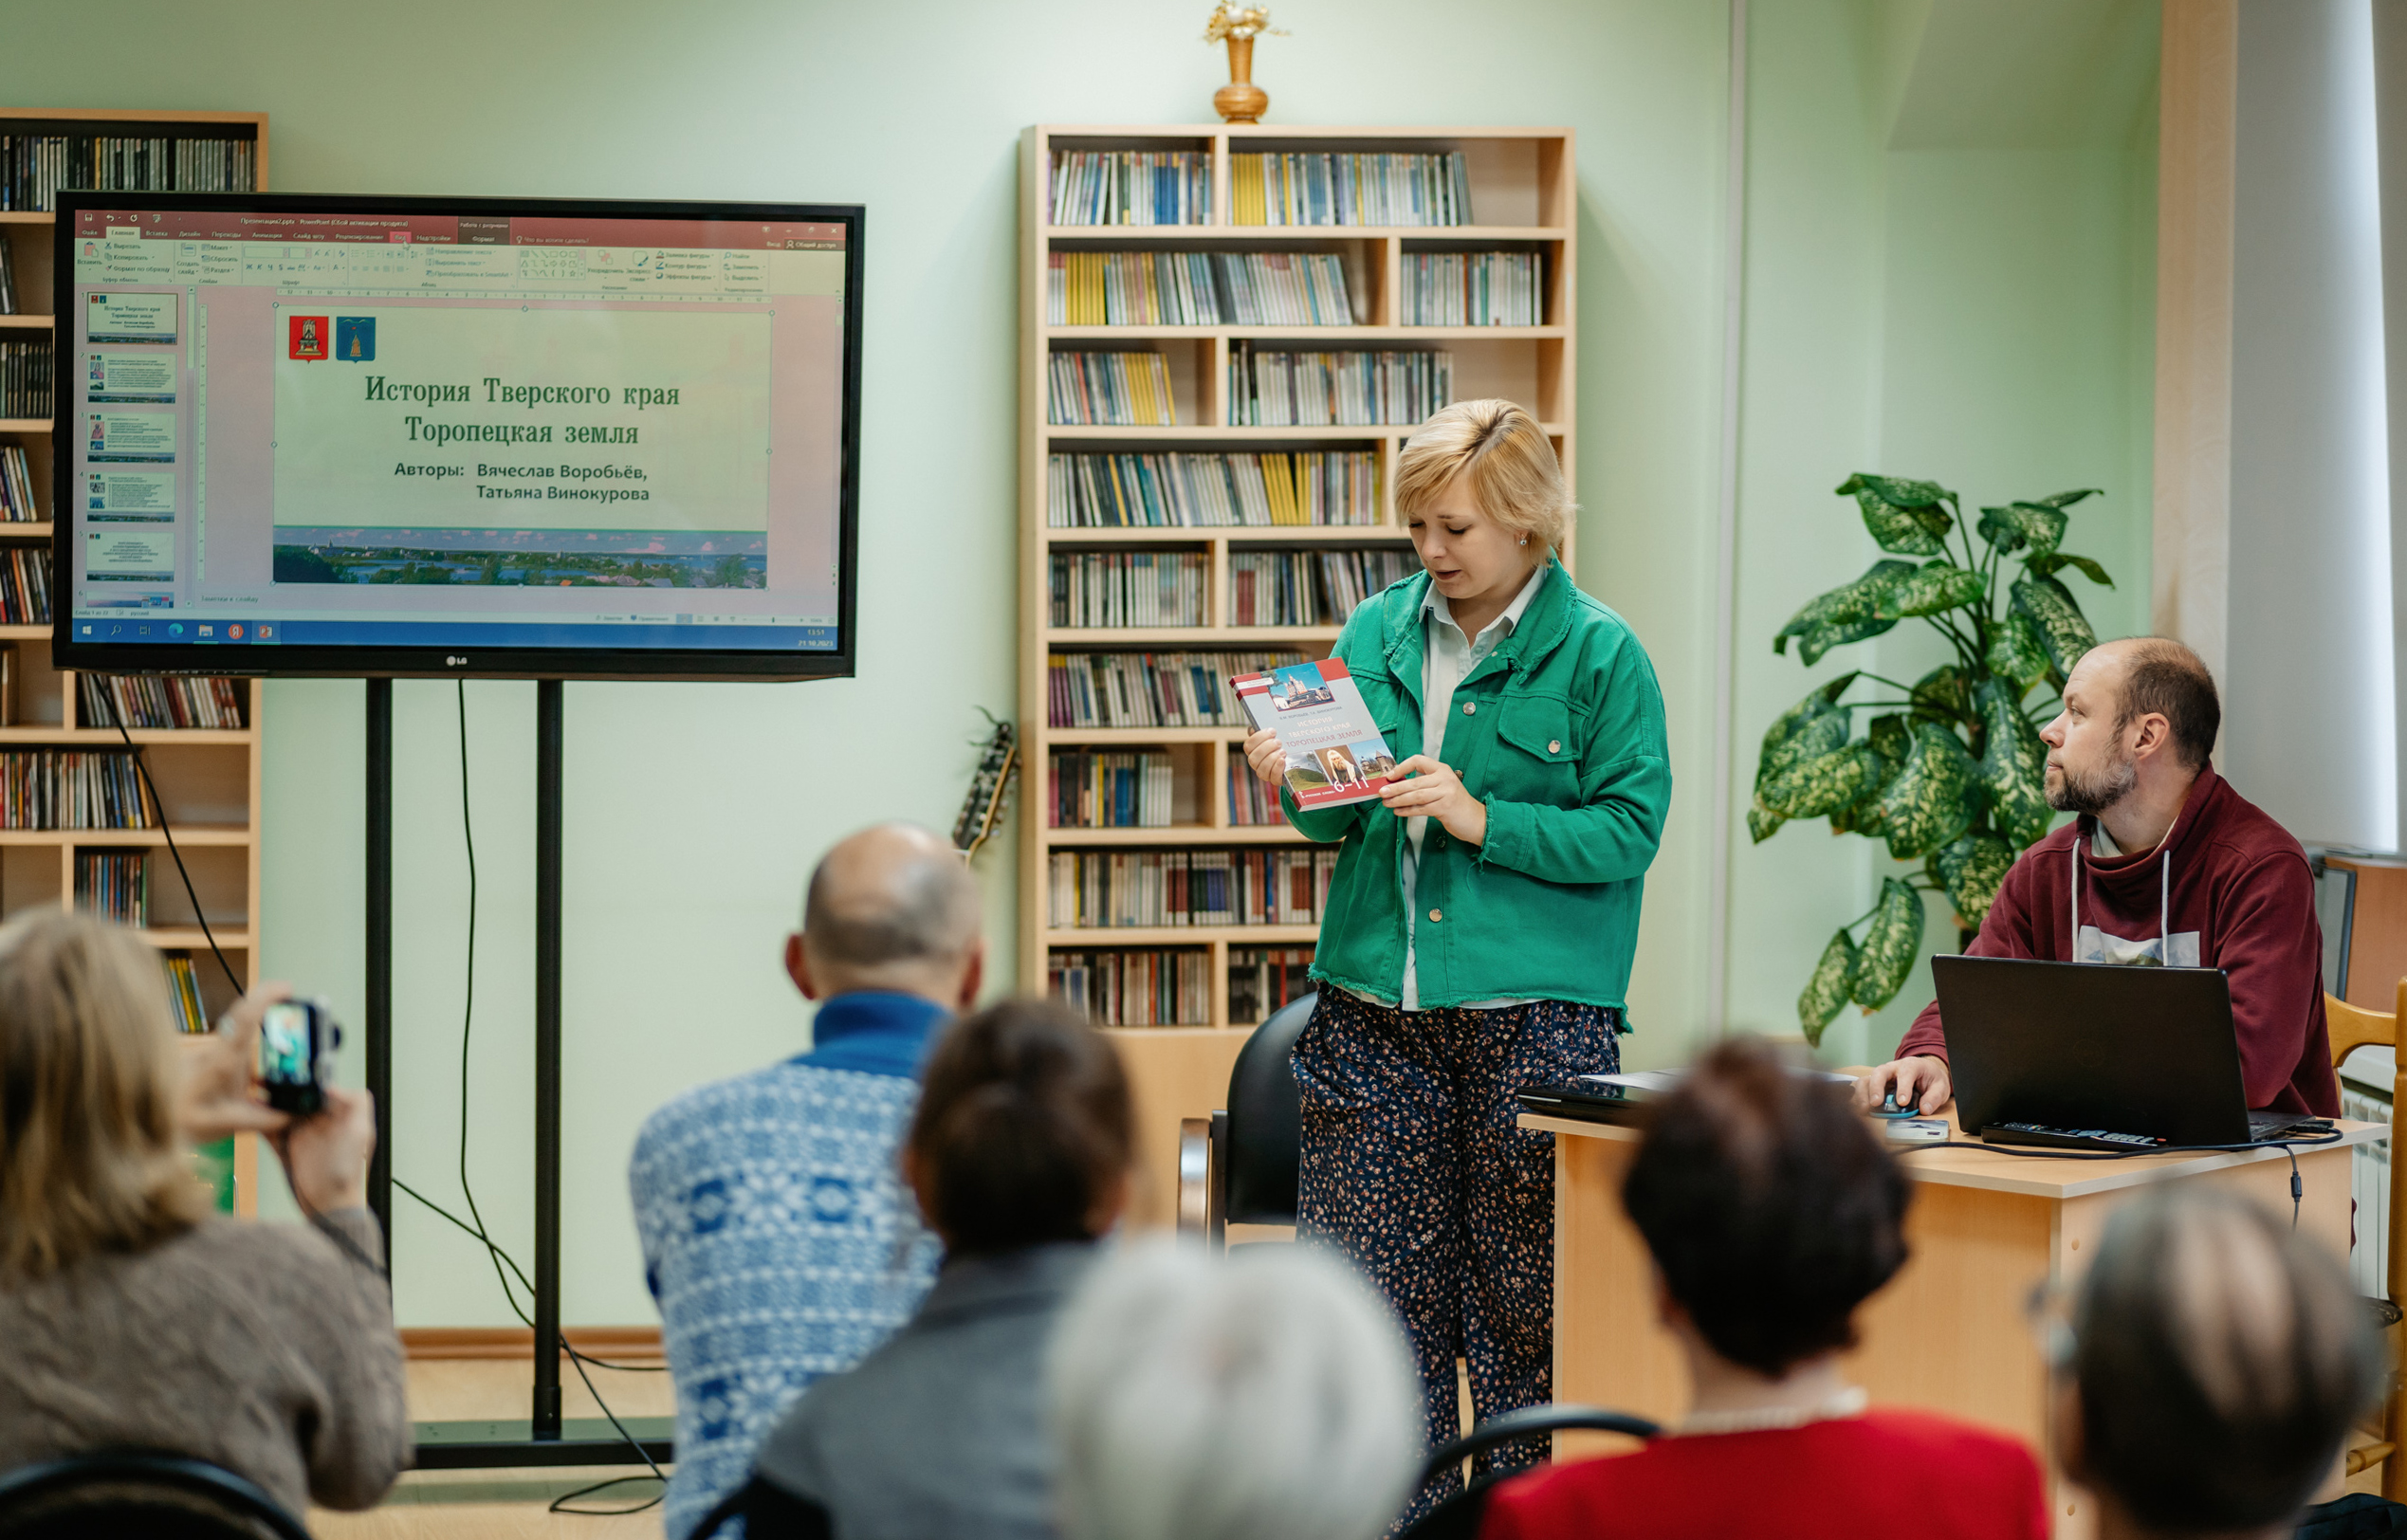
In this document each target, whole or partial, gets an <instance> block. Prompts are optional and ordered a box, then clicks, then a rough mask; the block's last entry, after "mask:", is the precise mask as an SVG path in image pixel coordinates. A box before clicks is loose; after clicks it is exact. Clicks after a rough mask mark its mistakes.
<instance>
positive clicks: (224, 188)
mask: <svg viewBox="0 0 2407 1540" xmlns="http://www.w3.org/2000/svg"><path fill="white" fill-rule="evenodd" d="M258 186H259V143H258V141H257V140H255V139H234V138H175V137H158V136H145V137H140V138H129V137H125V136H120V135H112V134H0V210H29V211H34V212H39V213H47V212H49V211H52V210H53V209H55V208H57V206H58V198H57V194H58V192H59V190H60V189H61V188H72V187H88V188H98V189H100V190H101V191H103V192H254V191H256V190H257V189H258Z"/></svg>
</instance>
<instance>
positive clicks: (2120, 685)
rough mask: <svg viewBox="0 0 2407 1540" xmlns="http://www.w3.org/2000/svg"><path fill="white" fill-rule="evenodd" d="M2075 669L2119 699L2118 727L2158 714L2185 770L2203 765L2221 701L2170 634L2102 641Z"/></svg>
mask: <svg viewBox="0 0 2407 1540" xmlns="http://www.w3.org/2000/svg"><path fill="white" fill-rule="evenodd" d="M2073 672H2074V673H2076V674H2081V675H2084V676H2085V678H2086V679H2088V680H2090V681H2093V682H2095V683H2096V684H2098V685H2100V686H2103V687H2104V688H2105V689H2106V690H2107V691H2108V692H2109V693H2110V694H2111V695H2112V697H2113V698H2114V700H2115V701H2116V702H2117V703H2118V704H2117V708H2116V724H2115V725H2116V730H2117V731H2118V732H2120V731H2121V730H2122V728H2124V727H2126V726H2128V725H2130V724H2132V723H2134V722H2137V721H2138V720H2139V719H2140V718H2141V717H2145V716H2160V717H2162V718H2164V720H2165V727H2166V731H2167V732H2168V734H2169V735H2170V737H2171V740H2172V748H2173V754H2174V758H2175V759H2176V760H2177V761H2180V763H2181V765H2182V767H2183V768H2184V769H2187V770H2190V771H2194V772H2195V771H2196V770H2199V769H2202V768H2204V767H2205V765H2206V762H2207V757H2208V756H2209V755H2211V754H2213V753H2214V736H2215V734H2216V733H2218V732H2220V731H2221V730H2222V728H2223V702H2222V699H2221V698H2220V697H2219V696H2218V695H2217V694H2216V693H2215V688H2214V675H2213V674H2211V673H2209V672H2207V666H2206V664H2205V662H2204V661H2203V660H2201V659H2200V658H2199V656H2198V655H2197V654H2196V652H2193V651H2190V650H2189V649H2188V648H2187V647H2184V646H2183V645H2182V644H2180V643H2179V642H2177V641H2175V640H2174V639H2173V638H2172V637H2170V636H2126V637H2123V638H2122V639H2121V640H2120V641H2112V642H2101V643H2099V644H2098V645H2097V646H2096V647H2093V648H2091V649H2090V650H2089V651H2086V652H2085V653H2083V654H2082V656H2081V661H2080V662H2079V663H2078V664H2076V665H2074V667H2073Z"/></svg>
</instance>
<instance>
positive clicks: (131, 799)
mask: <svg viewBox="0 0 2407 1540" xmlns="http://www.w3.org/2000/svg"><path fill="white" fill-rule="evenodd" d="M156 812H157V810H156V809H155V808H153V807H152V806H151V804H150V801H149V799H148V798H145V797H144V796H143V795H142V781H141V777H140V772H139V771H138V770H137V769H136V767H135V764H134V756H133V755H132V754H130V753H128V752H126V751H125V750H123V749H102V750H99V751H97V752H89V753H87V752H84V751H82V750H78V749H48V748H44V749H9V750H7V751H5V752H0V829H150V828H155V827H156V824H157V817H156Z"/></svg>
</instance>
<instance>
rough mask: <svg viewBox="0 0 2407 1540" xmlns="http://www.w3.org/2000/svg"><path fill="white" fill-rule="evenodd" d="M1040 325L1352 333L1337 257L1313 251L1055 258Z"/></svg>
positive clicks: (1354, 320)
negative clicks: (1348, 328) (1315, 329)
mask: <svg viewBox="0 0 2407 1540" xmlns="http://www.w3.org/2000/svg"><path fill="white" fill-rule="evenodd" d="M1045 262H1046V267H1045V324H1047V325H1049V326H1352V325H1356V324H1358V323H1359V322H1360V320H1361V317H1360V315H1359V314H1358V313H1357V312H1356V310H1355V309H1354V302H1353V300H1352V298H1351V297H1350V294H1349V292H1348V290H1347V285H1346V264H1345V261H1344V259H1343V258H1341V257H1338V256H1335V255H1333V254H1331V253H1327V252H1315V251H1295V252H1290V251H1056V252H1054V253H1052V254H1051V255H1050V256H1048V257H1047V258H1046V259H1045Z"/></svg>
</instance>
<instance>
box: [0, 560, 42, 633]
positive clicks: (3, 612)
mask: <svg viewBox="0 0 2407 1540" xmlns="http://www.w3.org/2000/svg"><path fill="white" fill-rule="evenodd" d="M49 623H50V553H49V552H48V551H47V550H46V549H44V548H43V547H41V546H39V545H22V544H19V545H5V546H0V626H46V625H48V624H49Z"/></svg>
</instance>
